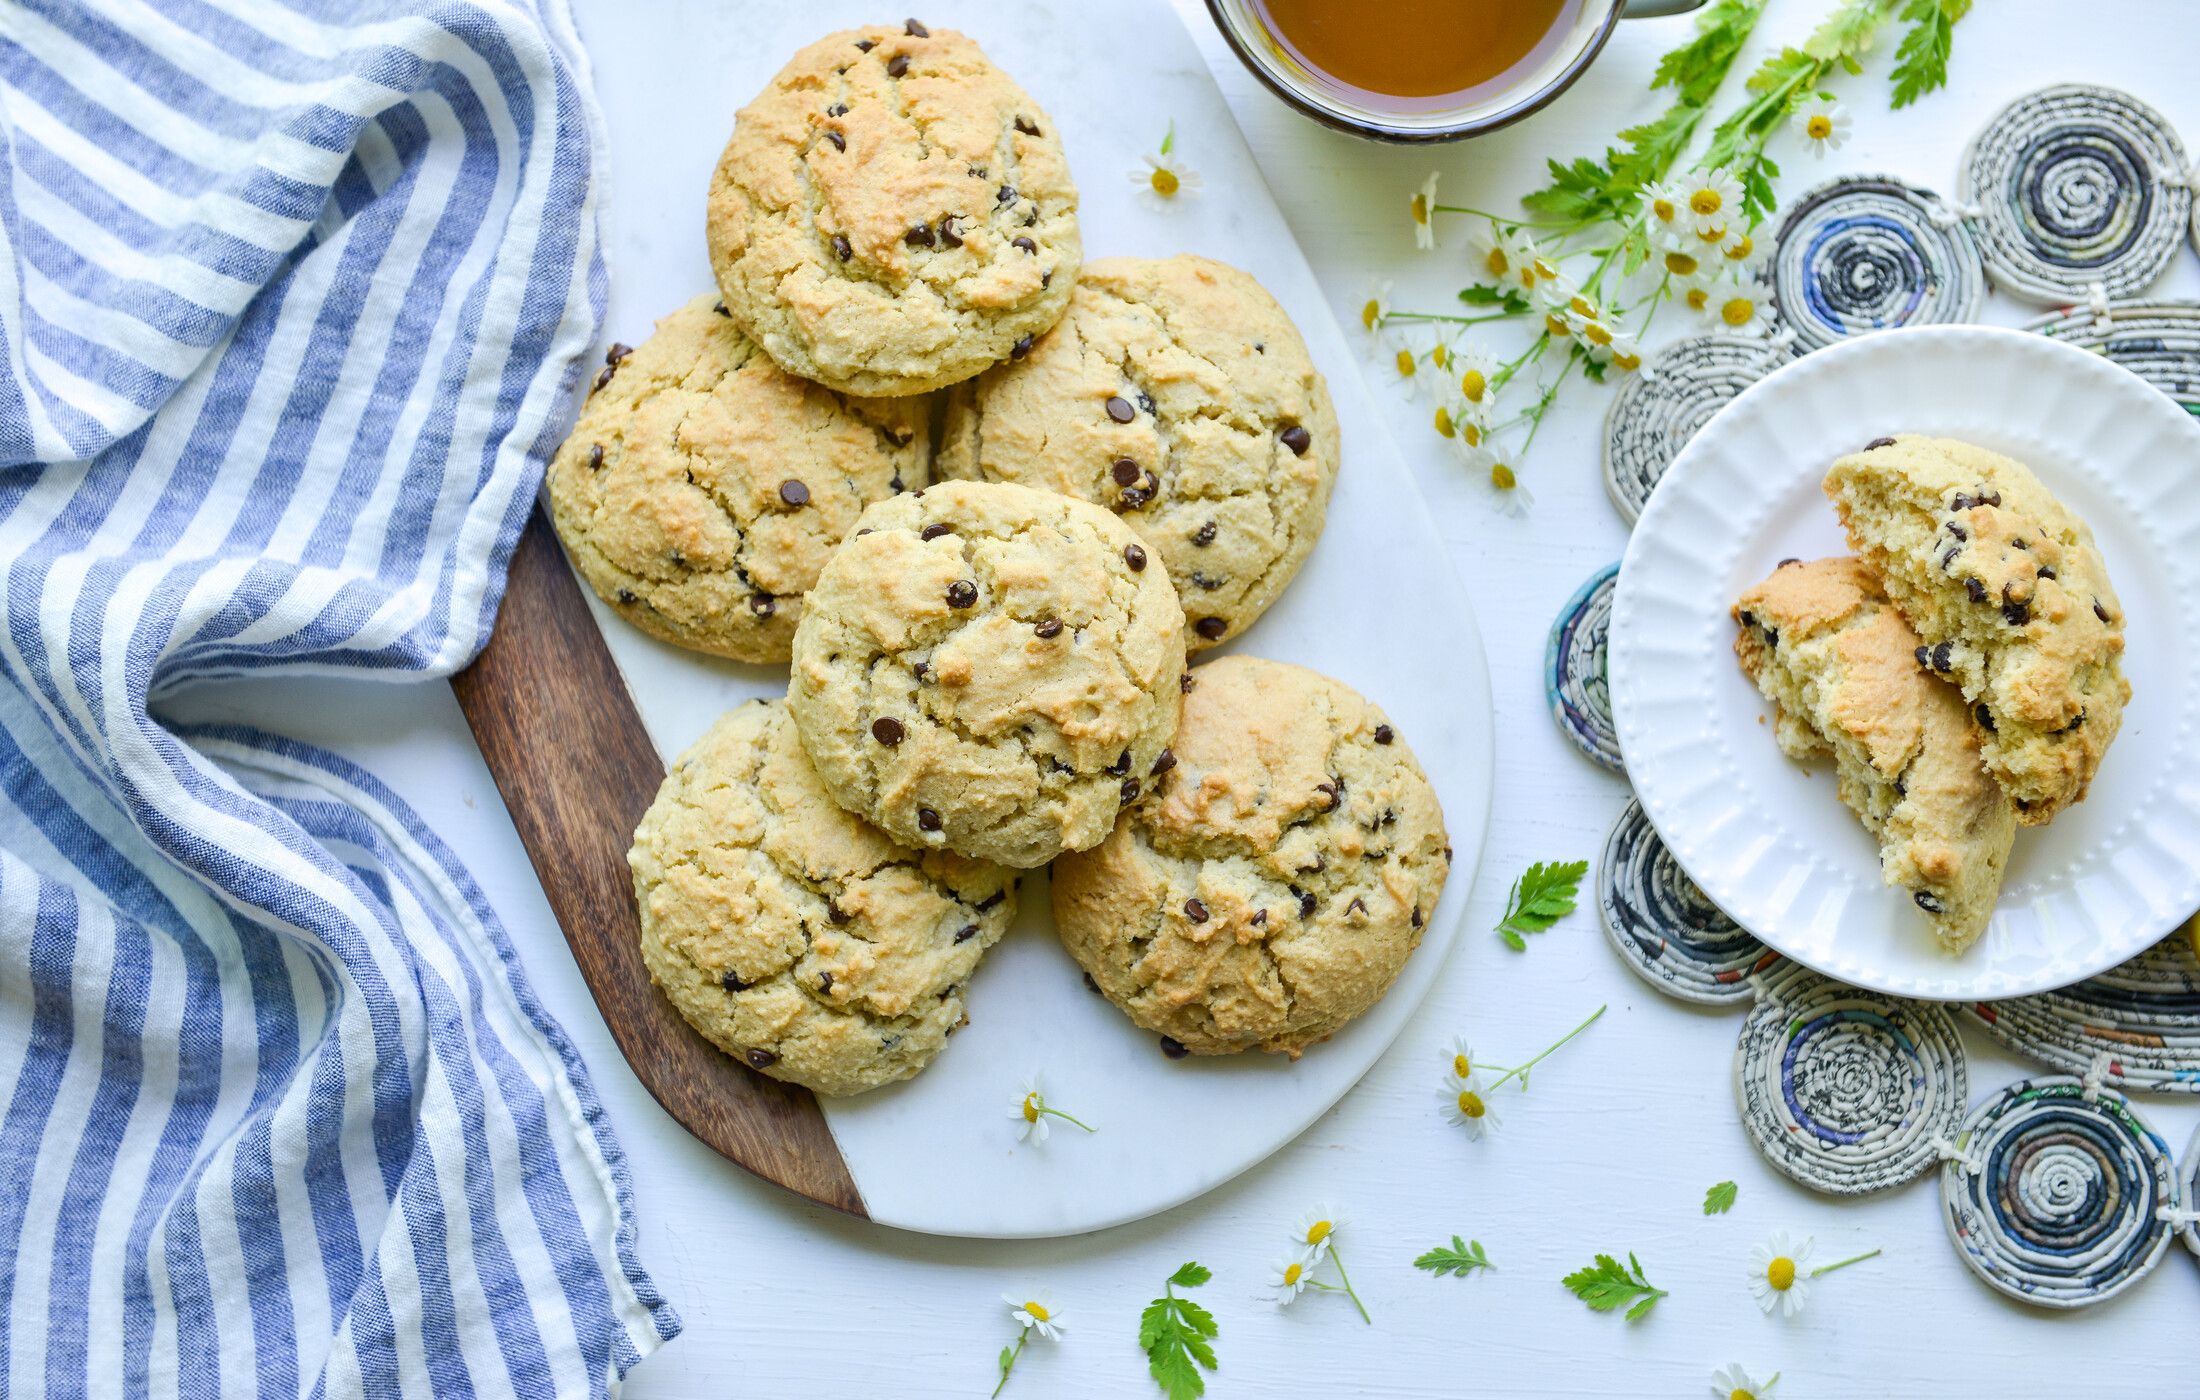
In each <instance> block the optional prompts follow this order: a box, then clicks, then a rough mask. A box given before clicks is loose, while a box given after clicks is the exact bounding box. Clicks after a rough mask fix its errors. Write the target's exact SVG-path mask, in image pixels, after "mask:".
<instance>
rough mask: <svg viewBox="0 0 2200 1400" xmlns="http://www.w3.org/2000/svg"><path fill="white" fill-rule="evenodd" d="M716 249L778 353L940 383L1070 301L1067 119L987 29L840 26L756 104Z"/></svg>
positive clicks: (725, 180)
mask: <svg viewBox="0 0 2200 1400" xmlns="http://www.w3.org/2000/svg"><path fill="white" fill-rule="evenodd" d="M707 221H708V222H707V226H706V228H707V233H708V235H709V240H710V259H711V265H712V266H713V267H714V268H715V269H716V270H717V273H718V285H719V288H720V290H721V291H723V292H724V294H725V299H726V306H727V308H728V309H729V310H730V311H731V312H732V313H733V317H734V319H735V320H737V321H739V322H740V323H741V325H742V326H743V328H745V329H746V330H747V331H748V332H749V333H750V335H752V336H754V337H755V338H756V340H757V341H758V343H760V344H761V345H762V346H763V347H764V350H765V352H766V353H768V354H769V355H770V356H771V357H772V358H773V359H775V360H777V361H778V362H779V363H780V364H781V365H782V366H784V367H785V368H786V369H787V370H789V371H790V372H792V373H794V374H799V375H801V376H802V377H804V378H805V379H814V380H816V381H817V382H819V383H821V384H826V385H829V386H831V387H832V388H835V389H840V390H844V391H846V392H848V393H852V394H866V395H894V394H915V393H922V392H924V391H925V390H927V389H937V388H940V387H942V386H944V385H948V384H953V383H955V382H956V381H958V380H962V379H967V378H969V377H970V376H971V375H973V374H976V373H977V372H978V371H979V370H982V369H984V368H985V367H986V366H988V365H991V364H993V363H995V362H996V361H999V360H1005V359H1007V358H1008V356H1009V354H1010V353H1011V351H1012V350H1013V349H1014V347H1015V346H1016V345H1017V343H1018V342H1020V341H1023V340H1025V339H1027V338H1029V337H1032V336H1037V335H1039V334H1041V333H1043V332H1044V331H1045V330H1046V329H1047V328H1048V327H1049V326H1051V325H1053V324H1054V323H1055V322H1056V321H1057V320H1059V319H1060V318H1061V315H1062V311H1063V308H1065V307H1066V306H1068V305H1069V297H1070V291H1071V288H1072V287H1073V286H1074V285H1075V284H1076V281H1077V264H1078V261H1079V259H1080V257H1081V253H1080V248H1079V243H1078V234H1077V189H1076V186H1075V185H1073V184H1072V183H1071V181H1070V175H1069V163H1068V161H1067V160H1065V159H1064V158H1063V155H1062V147H1061V142H1060V141H1059V140H1058V139H1057V135H1056V132H1055V129H1054V123H1053V121H1052V119H1050V118H1049V117H1048V116H1047V114H1046V113H1045V112H1043V111H1041V110H1040V108H1039V105H1038V104H1037V103H1036V102H1033V101H1032V100H1031V98H1030V97H1029V96H1027V95H1026V94H1025V92H1024V90H1023V89H1022V88H1020V87H1018V86H1017V85H1016V84H1015V82H1014V81H1012V80H1011V79H1010V78H1009V77H1008V75H1007V74H1005V73H1003V72H1001V71H1000V70H999V69H998V68H995V67H994V66H993V64H992V63H991V61H989V60H988V59H987V58H986V56H985V55H984V54H983V53H982V52H980V51H979V48H978V46H977V44H975V43H974V42H972V41H971V40H970V39H968V38H966V37H965V36H963V35H961V34H957V33H955V32H953V31H951V30H945V29H942V30H939V31H937V32H934V31H931V30H927V29H926V28H925V27H924V26H923V25H922V24H919V23H918V22H916V21H915V20H911V21H910V22H909V23H908V24H907V25H904V26H901V27H898V28H896V27H889V26H883V25H881V26H873V27H871V28H867V29H852V30H846V31H843V32H841V33H838V34H831V35H828V36H826V37H825V38H823V39H820V40H818V41H817V42H816V43H814V44H812V45H810V46H809V47H808V48H806V49H803V50H802V51H801V52H800V53H798V54H796V55H795V56H794V58H793V60H792V61H791V62H789V63H788V64H787V66H786V67H785V68H783V69H781V70H780V72H779V75H778V76H777V77H775V78H773V79H772V81H771V84H770V86H768V87H766V88H765V89H764V91H763V92H762V93H760V94H758V95H757V97H756V99H755V100H754V101H752V102H751V103H749V105H748V106H746V107H744V108H742V109H741V112H740V114H739V116H738V117H737V118H736V119H735V122H734V128H733V139H732V140H731V141H729V142H728V143H727V145H726V150H725V154H724V155H723V156H721V157H720V158H719V162H718V168H717V171H716V173H715V174H714V175H713V176H712V177H711V185H710V202H709V206H708V213H707Z"/></svg>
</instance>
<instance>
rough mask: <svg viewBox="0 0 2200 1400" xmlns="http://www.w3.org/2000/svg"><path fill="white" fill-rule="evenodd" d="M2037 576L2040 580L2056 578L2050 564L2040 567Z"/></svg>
mask: <svg viewBox="0 0 2200 1400" xmlns="http://www.w3.org/2000/svg"><path fill="white" fill-rule="evenodd" d="M2039 575H2040V577H2041V578H2054V577H2055V576H2056V574H2055V566H2054V565H2052V564H2042V565H2040V570H2039Z"/></svg>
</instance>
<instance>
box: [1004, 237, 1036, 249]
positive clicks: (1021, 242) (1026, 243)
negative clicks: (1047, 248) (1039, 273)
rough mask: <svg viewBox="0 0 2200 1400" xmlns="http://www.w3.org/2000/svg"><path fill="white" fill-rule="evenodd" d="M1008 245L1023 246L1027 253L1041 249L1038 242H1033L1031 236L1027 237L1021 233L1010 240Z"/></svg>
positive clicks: (1013, 246)
mask: <svg viewBox="0 0 2200 1400" xmlns="http://www.w3.org/2000/svg"><path fill="white" fill-rule="evenodd" d="M1008 246H1009V247H1011V248H1021V249H1023V250H1024V251H1025V252H1027V253H1036V252H1038V251H1039V245H1038V244H1036V243H1034V242H1032V241H1031V240H1030V239H1029V238H1026V237H1025V236H1024V235H1022V234H1020V233H1019V234H1017V235H1016V236H1015V237H1014V238H1011V239H1009V240H1008Z"/></svg>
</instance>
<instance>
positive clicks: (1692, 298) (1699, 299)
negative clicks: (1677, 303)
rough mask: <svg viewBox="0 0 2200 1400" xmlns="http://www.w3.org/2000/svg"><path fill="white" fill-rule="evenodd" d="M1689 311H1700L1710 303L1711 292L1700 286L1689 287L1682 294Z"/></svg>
mask: <svg viewBox="0 0 2200 1400" xmlns="http://www.w3.org/2000/svg"><path fill="white" fill-rule="evenodd" d="M1682 297H1683V299H1684V300H1686V301H1687V303H1688V309H1689V310H1690V311H1701V310H1703V309H1704V308H1705V307H1707V306H1709V305H1710V304H1711V294H1710V293H1709V292H1707V291H1705V290H1704V289H1703V288H1701V287H1690V288H1689V289H1688V290H1687V291H1686V292H1684V293H1683V294H1682Z"/></svg>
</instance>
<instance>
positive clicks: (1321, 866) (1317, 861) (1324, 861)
mask: <svg viewBox="0 0 2200 1400" xmlns="http://www.w3.org/2000/svg"><path fill="white" fill-rule="evenodd" d="M1328 868H1329V857H1327V856H1316V857H1314V863H1313V864H1312V865H1302V866H1300V867H1299V873H1300V874H1301V875H1319V874H1321V873H1322V872H1323V871H1324V870H1327V869H1328Z"/></svg>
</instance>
